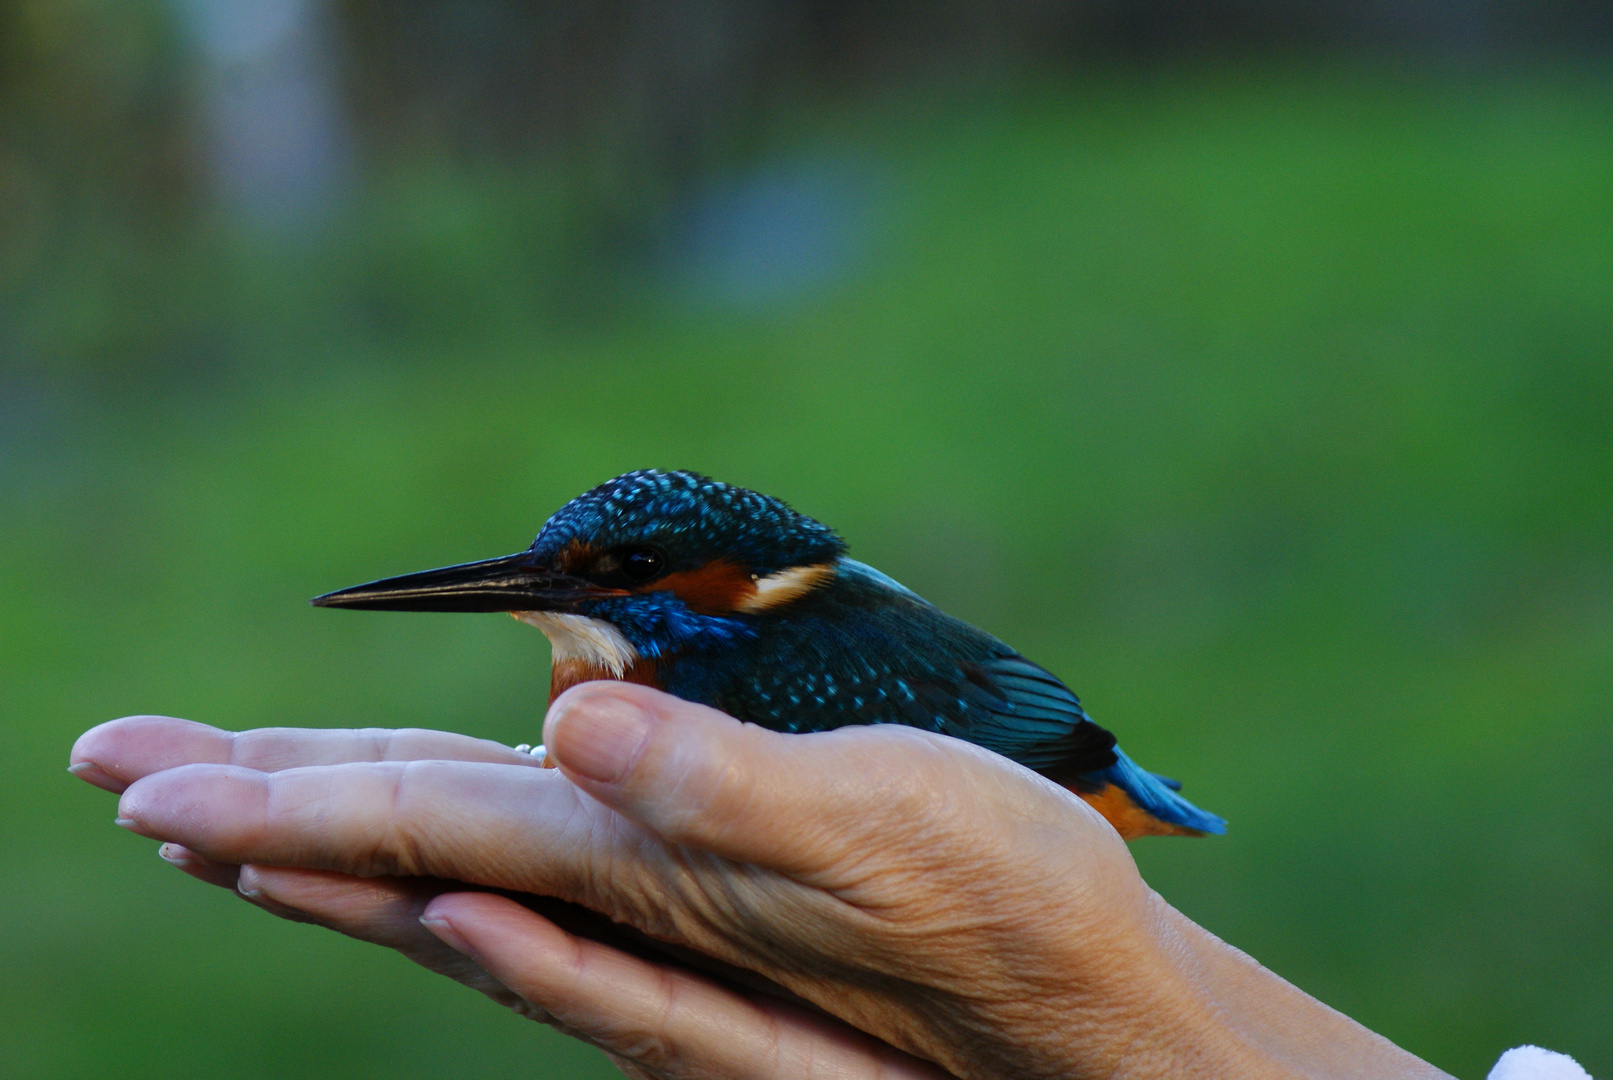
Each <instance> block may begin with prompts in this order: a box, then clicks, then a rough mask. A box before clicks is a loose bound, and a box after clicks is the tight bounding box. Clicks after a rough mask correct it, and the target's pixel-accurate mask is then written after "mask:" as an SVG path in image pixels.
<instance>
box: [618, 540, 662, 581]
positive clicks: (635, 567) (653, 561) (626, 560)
mask: <svg viewBox="0 0 1613 1080" xmlns="http://www.w3.org/2000/svg"><path fill="white" fill-rule="evenodd" d="M665 568H666V556H665V555H662V554H661V553H660V552H659V551H656V550H655V549H654V548H647V547H646V548H628V549H627V550H626V551H624V552H622V574H623V575H624V576H625V577H627V579H628V580H629V581H649V580H650V579H651V578H653V577H655V576H657V575H659V574H660V573H661V571H662V570H663V569H665Z"/></svg>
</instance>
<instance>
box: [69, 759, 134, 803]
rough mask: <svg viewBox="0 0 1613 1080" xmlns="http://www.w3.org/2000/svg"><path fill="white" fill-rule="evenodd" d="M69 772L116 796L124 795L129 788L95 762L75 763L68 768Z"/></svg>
mask: <svg viewBox="0 0 1613 1080" xmlns="http://www.w3.org/2000/svg"><path fill="white" fill-rule="evenodd" d="M67 771H68V772H70V773H72V774H73V775H74V776H76V777H78V778H79V779H80V780H82V781H84V782H85V783H86V784H94V785H95V786H96V787H98V788H101V789H102V790H103V791H110V792H112V794H114V795H121V794H123V789H124V788H126V787H128V786H129V785H128V784H125V783H124V782H123V781H122V780H119V779H118V778H117V777H115V776H113V775H112V774H111V773H109V772H107V771H106V770H105V769H103V768H101V766H99V765H97V764H96V763H95V762H93V761H75V762H73V764H71V765H69V766H68V767H67Z"/></svg>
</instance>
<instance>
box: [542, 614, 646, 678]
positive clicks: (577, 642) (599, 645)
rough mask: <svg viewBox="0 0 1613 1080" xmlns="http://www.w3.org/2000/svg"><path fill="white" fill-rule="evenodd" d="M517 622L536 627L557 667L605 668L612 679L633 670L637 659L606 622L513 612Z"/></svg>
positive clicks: (626, 641)
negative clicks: (570, 664)
mask: <svg viewBox="0 0 1613 1080" xmlns="http://www.w3.org/2000/svg"><path fill="white" fill-rule="evenodd" d="M511 614H513V615H514V616H515V617H516V618H517V619H520V620H521V621H522V622H524V623H526V624H527V625H528V626H536V627H537V628H538V629H539V630H542V631H543V634H544V636H545V637H547V638H548V639H549V646H550V649H551V650H552V651H553V653H554V662H555V663H556V664H561V663H564V662H565V661H568V660H580V661H582V662H583V663H584V664H587V665H589V666H590V667H595V668H604V669H605V670H606V671H608V672H610V673H611V675H612V676H613V677H615V678H621V676H622V673H623V672H624V671H626V670H627V669H628V668H630V667H632V666H633V664H634V662H635V661H637V660H638V659H639V654H638V650H637V649H635V648H633V643H632V642H630V641H628V640H627V639H626V638H625V637H623V636H622V632H621V631H620V630H618V629H616V627H614V626H612V625H611V624H610V623H608V622H603V621H601V620H599V619H590V618H589V617H588V616H586V615H562V614H559V613H557V612H553V611H515V612H511Z"/></svg>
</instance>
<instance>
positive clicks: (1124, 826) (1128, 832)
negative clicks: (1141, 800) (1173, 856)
mask: <svg viewBox="0 0 1613 1080" xmlns="http://www.w3.org/2000/svg"><path fill="white" fill-rule="evenodd" d="M1066 786H1068V785H1066ZM1069 790H1071V791H1074V792H1075V793H1076V794H1077V795H1079V796H1081V798H1082V799H1083V800H1085V802H1086V804H1087V805H1088V806H1090V807H1092V808H1093V809H1094V810H1096V811H1097V812H1098V813H1100V814H1102V815H1103V816H1104V819H1105V820H1107V821H1108V822H1109V824H1111V825H1113V826H1114V827H1115V832H1117V833H1119V834H1120V835H1121V836H1122V837H1123V838H1125V839H1127V840H1135V839H1137V838H1138V837H1139V836H1203V835H1204V834H1203V833H1202V832H1200V831H1199V830H1197V829H1189V828H1187V827H1186V826H1183V825H1172V824H1171V823H1170V822H1168V821H1161V820H1159V819H1158V818H1157V817H1155V816H1154V815H1153V814H1150V813H1149V812H1148V811H1147V810H1144V809H1143V808H1142V807H1140V806H1138V805H1137V804H1136V803H1135V802H1133V801H1132V799H1131V796H1130V795H1127V794H1126V793H1125V792H1124V791H1122V790H1121V789H1120V788H1119V787H1118V786H1116V785H1114V784H1105V785H1104V787H1103V790H1102V791H1076V789H1075V788H1073V787H1072V788H1069Z"/></svg>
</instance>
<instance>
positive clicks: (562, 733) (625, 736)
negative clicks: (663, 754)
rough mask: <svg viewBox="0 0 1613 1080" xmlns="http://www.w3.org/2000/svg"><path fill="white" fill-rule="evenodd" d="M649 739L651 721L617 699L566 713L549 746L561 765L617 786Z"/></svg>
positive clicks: (639, 711)
mask: <svg viewBox="0 0 1613 1080" xmlns="http://www.w3.org/2000/svg"><path fill="white" fill-rule="evenodd" d="M649 738H650V718H649V717H648V716H647V715H646V714H645V713H644V711H643V710H642V709H639V708H637V707H636V706H634V705H632V704H629V703H628V702H625V701H622V700H620V699H618V698H604V699H603V700H597V699H596V701H595V702H594V703H593V704H592V705H591V706H582V707H579V708H577V709H575V710H567V712H566V713H565V715H564V717H563V719H562V720H561V722H560V723H559V724H557V725H556V731H555V732H554V735H553V737H552V740H551V741H552V742H553V743H554V745H553V746H552V747H550V749H551V751H552V752H553V756H554V757H555V758H557V759H558V760H559V762H560V764H562V765H566V766H569V767H570V768H571V769H573V770H574V771H576V772H579V773H581V774H582V775H584V776H586V777H588V779H590V780H597V781H599V782H600V783H602V784H610V783H615V782H616V781H617V780H620V779H621V778H622V777H623V776H624V775H626V773H627V770H629V769H631V768H632V767H633V764H634V762H636V761H638V756H639V754H640V753H642V752H643V750H644V744H645V743H646V742H648V741H649Z"/></svg>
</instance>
